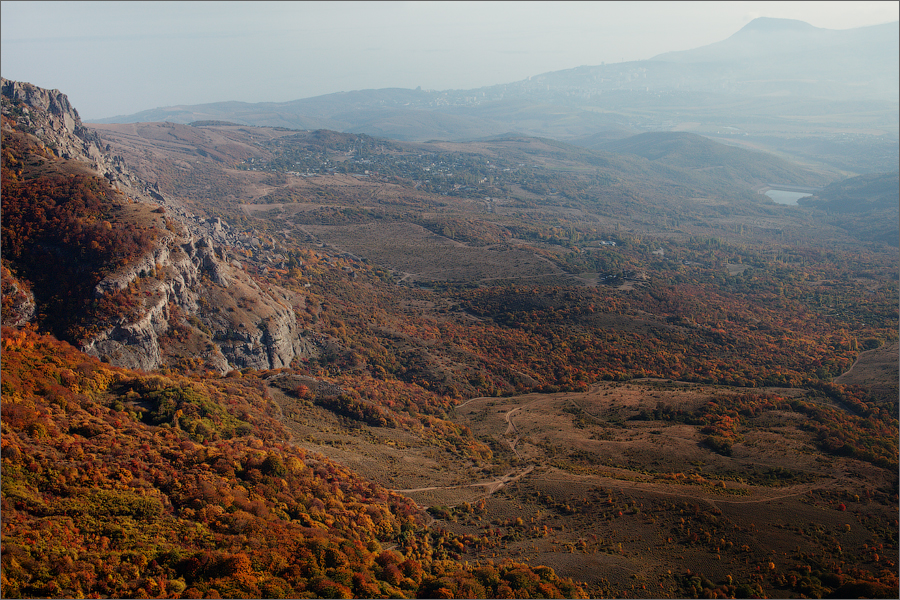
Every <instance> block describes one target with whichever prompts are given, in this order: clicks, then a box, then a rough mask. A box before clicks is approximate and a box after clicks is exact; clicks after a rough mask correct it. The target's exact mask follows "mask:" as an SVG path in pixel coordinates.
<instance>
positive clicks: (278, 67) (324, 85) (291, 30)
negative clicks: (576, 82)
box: [0, 0, 900, 122]
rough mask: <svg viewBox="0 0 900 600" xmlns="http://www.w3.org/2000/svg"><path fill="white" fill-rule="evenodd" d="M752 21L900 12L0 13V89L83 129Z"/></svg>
mask: <svg viewBox="0 0 900 600" xmlns="http://www.w3.org/2000/svg"><path fill="white" fill-rule="evenodd" d="M757 17H776V18H785V19H798V20H801V21H806V22H807V23H810V24H811V25H814V26H816V27H822V28H825V29H848V28H852V27H864V26H867V25H877V24H881V23H889V22H894V21H898V20H900V2H896V1H893V2H860V1H857V2H559V1H556V2H69V1H67V2H35V1H28V2H21V1H12V0H3V1H2V2H0V74H2V76H3V77H5V78H7V79H13V80H18V81H28V82H30V83H33V84H35V85H38V86H41V87H45V88H51V89H58V90H60V91H62V92H64V93H66V94H67V95H68V96H69V100H70V101H71V102H72V104H73V105H74V106H75V108H76V109H77V110H78V111H79V114H80V115H81V116H82V118H83V120H85V121H88V122H89V121H90V120H91V119H101V118H105V117H113V116H118V115H127V114H133V113H136V112H139V111H141V110H147V109H152V108H158V107H163V106H175V105H182V104H201V103H207V102H221V101H229V100H237V101H242V102H286V101H290V100H297V99H300V98H309V97H312V96H319V95H323V94H330V93H334V92H342V91H352V90H360V89H372V88H389V87H400V88H416V87H422V88H423V89H434V90H447V89H473V88H478V87H482V86H488V85H495V84H501V83H510V82H513V81H520V80H522V79H526V78H527V77H530V76H534V75H539V74H541V73H546V72H549V71H558V70H563V69H571V68H574V67H578V66H582V65H599V64H602V63H614V62H621V61H633V60H644V59H649V58H652V57H653V56H656V55H657V54H661V53H663V52H669V51H675V50H689V49H691V48H697V47H700V46H704V45H707V44H711V43H714V42H718V41H721V40H723V39H725V38H727V37H728V36H730V35H732V34H734V33H735V32H737V31H738V30H739V29H740V28H741V27H743V26H744V25H746V24H747V23H749V22H750V21H751V20H753V19H754V18H757Z"/></svg>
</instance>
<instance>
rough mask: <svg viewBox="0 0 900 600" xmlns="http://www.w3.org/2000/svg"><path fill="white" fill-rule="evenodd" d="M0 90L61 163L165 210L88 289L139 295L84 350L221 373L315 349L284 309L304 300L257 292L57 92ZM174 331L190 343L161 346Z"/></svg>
mask: <svg viewBox="0 0 900 600" xmlns="http://www.w3.org/2000/svg"><path fill="white" fill-rule="evenodd" d="M0 90H2V96H3V99H4V102H3V114H4V116H6V117H7V118H9V119H11V120H13V121H14V122H15V123H16V125H17V128H18V129H20V130H22V131H24V132H26V133H28V134H30V135H32V136H34V137H36V138H37V139H39V140H40V141H41V142H42V143H43V144H44V146H45V147H46V148H47V149H49V150H51V151H52V152H53V154H54V155H55V156H56V157H58V158H59V159H62V160H70V161H79V162H82V163H83V164H84V167H85V168H86V169H88V170H90V171H93V172H95V173H96V174H98V175H100V176H103V177H105V178H106V179H107V180H108V181H109V182H110V184H111V185H113V186H114V187H115V188H117V189H119V190H120V191H122V192H123V193H124V194H125V195H126V196H128V197H129V198H130V199H131V200H133V201H135V202H139V203H143V204H149V205H152V206H153V207H154V209H155V212H161V213H164V214H166V221H167V223H168V226H167V227H168V229H167V231H165V232H164V235H162V236H161V237H160V238H159V239H157V240H156V242H155V244H154V246H153V248H152V249H151V250H149V251H148V252H146V253H145V254H144V255H142V256H141V257H139V258H138V259H137V260H133V261H131V262H130V263H129V264H127V265H125V266H123V267H120V268H118V269H117V270H115V271H114V272H113V273H111V274H110V275H108V276H106V277H105V278H104V279H103V280H101V281H100V282H99V283H98V284H97V285H96V286H95V288H94V299H95V300H100V299H102V298H103V297H104V296H106V295H107V294H111V293H115V292H119V291H121V290H123V289H125V288H129V287H132V288H137V289H139V290H140V293H141V294H142V296H143V299H142V304H141V306H140V308H139V310H138V311H137V318H135V315H134V313H132V315H131V316H130V317H121V318H119V319H118V320H117V322H116V323H114V324H112V325H111V326H107V327H105V328H103V329H102V330H101V331H100V332H99V333H97V334H96V335H93V336H91V337H90V339H87V340H82V343H81V346H82V350H84V351H85V352H87V353H88V354H92V355H94V356H98V357H101V358H103V359H104V360H107V361H109V362H110V363H112V364H115V365H119V366H124V367H129V368H138V369H145V370H150V369H154V368H157V367H159V366H163V365H165V364H167V363H170V362H173V361H174V360H177V359H190V360H194V361H195V362H196V363H199V364H202V365H203V366H204V367H205V368H210V369H214V370H217V371H219V372H226V371H228V370H231V369H235V368H238V369H239V368H245V367H249V368H254V369H273V368H280V367H286V366H289V365H290V364H291V362H292V361H293V360H295V359H297V358H303V357H310V356H317V355H318V349H317V347H316V345H315V344H314V343H313V342H311V341H309V340H308V339H307V338H305V337H304V336H303V335H302V333H303V332H302V331H301V330H300V328H299V326H298V324H297V320H296V316H295V314H294V312H293V309H292V305H293V304H295V303H297V302H300V303H302V299H297V298H293V297H292V293H290V292H287V291H286V290H281V289H277V290H276V289H270V290H263V289H262V288H261V287H260V286H259V284H257V283H256V282H255V281H254V280H253V279H252V278H251V277H250V276H249V275H248V274H247V272H246V271H245V270H243V269H242V268H241V266H240V263H238V262H237V261H233V260H231V259H230V258H229V249H228V248H227V247H226V246H223V245H221V244H217V243H216V242H217V241H219V242H221V241H223V238H224V236H222V235H215V233H216V231H209V227H207V226H204V225H205V221H203V220H200V219H197V218H194V217H193V216H192V215H189V214H187V213H185V212H184V211H182V210H179V209H178V207H177V206H173V205H172V203H169V202H167V200H166V198H165V197H164V196H162V195H161V194H160V193H159V191H158V189H157V188H156V186H155V185H151V184H148V183H147V182H144V181H142V180H140V178H138V177H136V176H134V175H133V174H132V173H130V172H129V170H128V168H127V166H126V164H125V162H124V160H123V159H122V158H121V157H117V156H111V155H110V154H109V153H108V152H107V149H108V148H103V147H102V142H101V140H100V137H99V136H98V135H97V133H96V132H95V131H93V130H91V129H89V128H87V127H85V126H84V125H83V124H82V122H81V119H80V117H79V115H78V112H77V111H76V110H75V108H74V107H72V105H71V104H70V103H69V100H68V98H67V97H66V95H65V94H63V93H61V92H59V91H58V90H47V89H43V88H40V87H37V86H35V85H32V84H30V83H24V82H16V81H11V80H8V79H0ZM167 208H168V209H169V210H167ZM210 234H213V235H210ZM5 279H8V278H5ZM14 283H15V285H16V286H21V284H20V283H19V282H14ZM11 285H12V283H11ZM10 290H11V289H10ZM11 291H12V290H11ZM15 291H16V292H17V293H18V292H19V291H20V290H19V287H16V290H15ZM20 295H21V294H20ZM25 304H28V302H26V303H25ZM31 304H32V307H31V309H30V310H28V306H25V309H24V310H23V311H19V312H20V313H21V315H22V318H19V319H17V320H16V323H11V324H12V325H14V326H20V325H22V324H24V323H25V322H27V321H29V320H31V318H32V317H33V315H34V312H35V310H34V307H33V302H32V303H31ZM173 330H180V331H181V332H182V333H183V335H181V336H180V337H181V338H189V339H190V340H192V342H191V343H188V344H181V345H180V347H178V348H172V347H168V346H171V344H170V343H169V341H168V337H171V336H168V334H169V333H171V332H172V331H173ZM184 332H186V334H185V333H184Z"/></svg>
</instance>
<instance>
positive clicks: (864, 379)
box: [835, 342, 900, 402]
mask: <svg viewBox="0 0 900 600" xmlns="http://www.w3.org/2000/svg"><path fill="white" fill-rule="evenodd" d="M898 377H900V345H898V343H897V342H892V343H889V344H885V345H883V346H881V347H880V348H876V349H874V350H867V351H865V352H862V353H860V355H859V357H858V358H857V359H856V362H855V363H854V364H853V366H852V367H851V368H850V370H849V371H847V372H846V373H844V374H843V375H841V376H840V377H838V378H836V379H835V382H836V383H841V384H844V385H861V386H863V387H866V388H869V389H870V390H871V391H872V392H874V393H876V394H878V395H880V396H882V397H884V398H893V400H894V402H897V396H898Z"/></svg>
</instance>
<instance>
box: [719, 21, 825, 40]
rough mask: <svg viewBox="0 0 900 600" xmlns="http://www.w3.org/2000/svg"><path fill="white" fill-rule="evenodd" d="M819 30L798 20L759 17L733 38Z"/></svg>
mask: <svg viewBox="0 0 900 600" xmlns="http://www.w3.org/2000/svg"><path fill="white" fill-rule="evenodd" d="M815 29H819V28H818V27H814V26H813V25H810V24H809V23H807V22H806V21H798V20H796V19H776V18H774V17H757V18H755V19H753V20H752V21H750V22H749V23H747V24H746V25H744V26H743V27H742V28H741V29H740V30H739V31H738V32H737V33H735V34H734V35H733V36H732V37H736V36H740V35H744V34H747V33H796V32H801V31H804V32H805V31H813V30H815Z"/></svg>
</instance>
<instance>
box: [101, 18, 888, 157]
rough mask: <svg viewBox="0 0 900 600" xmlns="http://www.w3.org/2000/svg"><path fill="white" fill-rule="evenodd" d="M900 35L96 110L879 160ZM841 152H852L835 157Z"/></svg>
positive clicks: (143, 117)
mask: <svg viewBox="0 0 900 600" xmlns="http://www.w3.org/2000/svg"><path fill="white" fill-rule="evenodd" d="M898 47H900V42H898V28H897V24H896V23H889V24H884V25H875V26H871V27H863V28H857V29H849V30H840V31H837V30H827V29H821V28H817V27H813V26H812V25H809V24H808V23H804V22H802V21H792V20H786V19H768V18H760V19H756V20H754V21H752V22H751V23H749V24H748V25H746V26H745V27H744V28H742V29H741V30H740V31H738V32H736V33H735V34H734V35H732V36H730V37H728V38H727V39H725V40H723V41H721V42H717V43H715V44H711V45H708V46H704V47H701V48H696V49H693V50H687V51H681V52H669V53H664V54H660V55H658V56H656V57H654V58H652V59H650V60H645V61H635V62H625V63H617V64H609V65H598V66H582V67H577V68H573V69H567V70H562V71H554V72H550V73H544V74H541V75H536V76H534V77H529V78H528V79H526V80H523V81H518V82H514V83H508V84H501V85H494V86H488V87H483V88H478V89H474V90H445V91H433V90H408V89H396V88H393V89H375V90H357V91H351V92H340V93H334V94H328V95H324V96H317V97H314V98H305V99H300V100H294V101H291V102H277V103H276V102H263V103H245V102H218V103H212V104H199V105H190V106H188V105H180V106H172V107H164V108H157V109H153V110H147V111H142V112H139V113H136V114H133V115H123V116H118V117H112V118H107V119H100V120H98V121H95V122H97V123H134V122H155V121H170V122H175V123H191V122H195V121H208V120H217V121H231V122H235V123H240V124H244V125H256V126H270V127H287V128H292V129H332V130H336V131H344V132H351V133H365V134H368V135H373V136H379V137H388V138H392V139H398V140H404V141H427V140H433V139H440V140H451V141H465V140H472V139H477V138H481V137H485V136H490V135H499V134H502V133H506V132H516V133H520V134H524V135H530V136H538V137H549V138H553V139H559V140H573V139H577V138H584V137H587V136H590V135H593V134H604V133H607V132H615V131H622V130H626V131H630V132H632V133H640V132H643V131H672V130H674V131H692V132H694V133H699V134H701V135H710V136H713V137H715V136H717V135H718V136H722V135H725V136H728V135H731V136H734V135H762V136H768V138H767V139H766V140H765V141H764V142H762V146H764V147H767V148H770V149H773V150H776V151H779V150H782V149H783V146H784V143H785V140H784V139H775V138H773V137H772V136H773V135H774V136H775V137H776V138H777V137H779V136H781V137H782V138H783V137H784V135H785V133H787V134H789V135H791V136H801V137H802V136H812V137H814V138H815V139H818V140H824V143H825V144H826V145H827V146H829V148H828V149H826V150H822V149H821V148H819V149H817V150H816V151H815V152H817V154H813V155H807V158H812V159H813V160H824V161H825V162H826V163H827V164H831V165H834V166H835V167H837V168H838V169H839V170H841V171H844V172H847V171H854V170H858V169H859V168H861V166H862V167H863V168H868V167H869V166H871V169H872V170H875V171H878V170H881V171H886V170H890V169H891V168H893V167H892V166H890V165H891V164H892V163H893V162H895V161H894V156H895V155H896V154H897V151H896V149H895V148H896V146H897V144H896V139H897V132H898V119H897V111H898V106H900V103H898V88H900V80H898V71H900V53H898ZM775 57H777V58H775ZM848 131H850V132H854V133H853V134H852V135H854V136H858V135H863V136H867V137H866V139H865V140H864V142H865V143H866V144H869V143H873V144H876V145H877V146H878V148H877V149H876V150H872V153H873V155H874V156H877V157H878V158H877V161H878V162H877V163H875V162H873V160H872V158H867V159H865V160H862V161H859V160H857V158H856V157H859V155H860V149H859V148H858V147H854V148H852V149H851V148H844V147H838V148H836V149H833V148H831V147H833V146H841V144H845V143H846V139H841V138H840V137H839V136H841V135H845V134H846V133H847V132H848ZM855 132H860V133H855ZM841 153H844V154H847V155H852V156H853V157H855V158H852V159H841V158H840V157H839V155H840V154H841ZM822 157H826V158H822ZM836 157H837V158H836ZM829 161H830V162H829Z"/></svg>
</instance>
